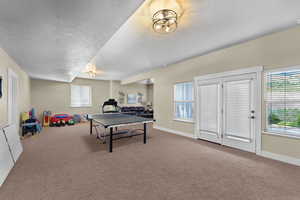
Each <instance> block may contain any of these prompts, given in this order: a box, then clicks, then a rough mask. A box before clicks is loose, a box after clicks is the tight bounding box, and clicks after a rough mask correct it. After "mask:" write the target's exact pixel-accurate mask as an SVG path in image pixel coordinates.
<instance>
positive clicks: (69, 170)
mask: <svg viewBox="0 0 300 200" xmlns="http://www.w3.org/2000/svg"><path fill="white" fill-rule="evenodd" d="M149 133H150V135H149V140H148V144H145V145H144V144H143V142H142V136H141V137H140V136H138V137H134V138H129V139H123V140H118V141H115V142H114V152H113V153H108V152H107V151H106V146H105V145H104V144H101V143H100V141H97V140H96V139H95V135H93V136H90V135H89V131H88V124H83V125H76V126H73V127H63V128H47V129H44V130H43V132H42V133H41V134H40V135H37V136H33V137H30V138H27V139H25V140H23V145H24V152H23V154H22V156H21V157H20V159H19V161H18V162H17V164H16V166H15V167H14V168H13V170H12V171H11V173H10V174H9V176H8V178H7V180H6V182H5V183H4V185H3V186H2V187H1V188H0V199H1V200H192V199H193V200H202V199H203V200H216V199H222V200H248V199H249V200H250V199H251V200H252V199H253V200H258V199H259V200H260V199H261V200H299V199H300V168H299V167H297V166H293V165H289V164H285V163H281V162H277V161H273V160H270V159H266V158H262V157H259V156H256V155H254V154H252V153H247V152H243V151H239V150H235V149H231V148H228V147H224V146H220V145H217V144H212V143H209V142H205V141H201V140H193V139H188V138H185V137H181V136H176V135H172V134H169V133H166V132H162V131H158V130H155V129H152V128H151V127H150V128H149Z"/></svg>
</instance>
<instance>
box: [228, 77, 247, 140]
mask: <svg viewBox="0 0 300 200" xmlns="http://www.w3.org/2000/svg"><path fill="white" fill-rule="evenodd" d="M224 104H225V106H224V108H225V135H226V136H234V137H238V138H243V139H250V138H251V128H250V126H251V119H250V113H251V80H241V81H231V82H225V84H224Z"/></svg>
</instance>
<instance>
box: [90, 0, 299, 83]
mask: <svg viewBox="0 0 300 200" xmlns="http://www.w3.org/2000/svg"><path fill="white" fill-rule="evenodd" d="M182 2H186V3H184V5H183V7H184V9H185V13H184V15H183V17H182V18H181V20H180V22H179V25H178V30H177V31H176V32H174V33H171V34H168V35H160V34H157V33H154V32H153V31H152V30H151V20H148V21H147V20H146V19H145V18H148V19H150V16H145V13H146V12H145V9H147V8H146V7H147V6H145V5H144V7H141V8H140V9H139V10H138V11H137V12H136V13H135V14H134V15H133V16H132V17H131V18H130V19H129V20H128V21H127V22H126V23H125V24H124V25H123V26H122V27H121V28H120V29H119V30H118V31H117V32H116V33H115V34H114V36H113V37H112V38H111V39H110V40H109V41H108V42H107V43H106V44H105V46H104V47H103V48H102V49H101V50H100V51H99V52H98V54H97V56H96V59H95V60H96V65H97V67H98V68H99V69H100V70H103V71H104V73H103V74H102V75H99V76H98V78H99V79H124V78H127V77H128V76H131V75H134V74H137V73H140V72H144V71H149V70H151V69H153V68H156V67H163V66H166V65H169V64H172V63H175V62H178V61H181V60H183V59H186V58H189V57H193V56H197V55H203V54H206V53H208V52H211V51H214V50H217V49H221V48H225V47H228V46H231V45H233V44H237V43H240V42H243V41H247V40H250V39H254V38H257V37H260V36H263V35H265V34H268V33H273V32H275V31H279V30H283V29H286V28H290V27H293V26H296V25H297V19H299V18H300V1H299V0H288V1H286V0H226V1H220V0H185V1H184V0H182Z"/></svg>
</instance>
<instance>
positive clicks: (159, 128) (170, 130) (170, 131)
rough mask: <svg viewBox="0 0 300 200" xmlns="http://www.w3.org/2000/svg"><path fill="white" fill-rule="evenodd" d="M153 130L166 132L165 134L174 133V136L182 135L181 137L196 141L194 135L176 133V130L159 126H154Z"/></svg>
mask: <svg viewBox="0 0 300 200" xmlns="http://www.w3.org/2000/svg"><path fill="white" fill-rule="evenodd" d="M153 128H155V129H158V130H161V131H165V132H168V133H172V134H175V135H180V136H184V137H188V138H193V139H195V137H194V135H193V133H185V132H181V131H176V130H173V129H169V128H164V127H161V126H157V125H154V126H153Z"/></svg>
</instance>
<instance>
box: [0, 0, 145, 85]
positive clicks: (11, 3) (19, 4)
mask: <svg viewBox="0 0 300 200" xmlns="http://www.w3.org/2000/svg"><path fill="white" fill-rule="evenodd" d="M142 2H143V0H126V1H124V0H88V1H84V0H0V46H1V47H2V48H3V49H4V50H5V51H6V52H7V53H8V54H9V55H10V56H12V57H13V58H14V60H15V61H16V62H17V63H18V64H19V65H20V66H21V67H22V68H23V69H24V70H25V71H27V72H28V73H29V75H30V76H31V77H34V78H40V79H50V80H58V81H71V80H72V79H73V78H74V77H75V76H76V75H77V74H78V73H79V72H80V71H82V69H83V68H84V67H85V66H86V64H87V63H88V62H89V61H90V59H91V58H92V57H94V56H95V55H96V53H97V52H98V51H99V49H101V47H102V46H103V45H104V44H105V43H106V41H107V40H109V39H110V38H111V36H112V35H113V34H114V33H115V32H116V31H117V30H118V29H119V27H120V26H121V25H122V24H123V23H124V22H125V21H126V20H127V19H128V17H130V16H131V15H132V13H133V12H134V11H135V10H136V9H137V8H138V7H139V6H140V5H141V3H142Z"/></svg>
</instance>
